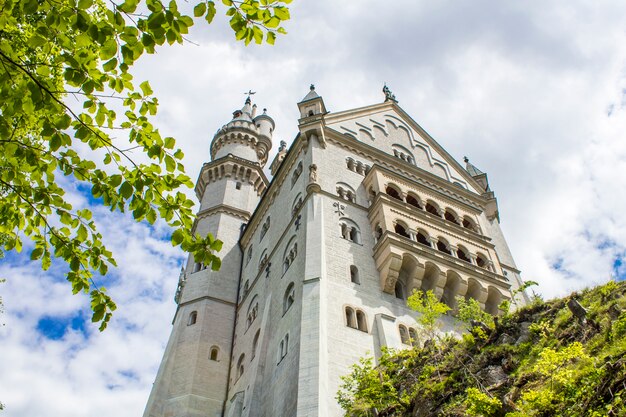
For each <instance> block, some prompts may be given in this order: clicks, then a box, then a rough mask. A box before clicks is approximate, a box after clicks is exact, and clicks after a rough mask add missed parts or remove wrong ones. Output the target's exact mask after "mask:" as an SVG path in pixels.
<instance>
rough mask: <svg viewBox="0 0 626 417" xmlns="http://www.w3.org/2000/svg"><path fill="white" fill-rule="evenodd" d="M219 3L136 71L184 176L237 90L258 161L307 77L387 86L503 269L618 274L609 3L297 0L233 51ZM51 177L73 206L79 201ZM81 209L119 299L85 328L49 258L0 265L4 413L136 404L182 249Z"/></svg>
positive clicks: (350, 96) (325, 85)
mask: <svg viewBox="0 0 626 417" xmlns="http://www.w3.org/2000/svg"><path fill="white" fill-rule="evenodd" d="M533 6H534V7H533ZM181 7H191V6H190V5H186V4H183V2H181ZM219 13H221V12H220V11H218V16H216V19H215V22H214V24H213V25H211V26H210V27H206V26H204V25H199V26H198V27H194V28H193V30H192V31H191V33H190V34H189V38H190V39H192V40H193V41H194V43H195V44H187V45H184V46H174V47H168V48H164V49H161V50H159V52H158V54H156V55H154V56H147V57H145V58H142V59H141V60H140V61H139V62H138V64H137V65H136V67H135V79H136V80H137V82H140V81H142V80H144V79H149V80H150V81H151V85H152V88H153V90H154V91H155V94H156V95H157V96H158V97H159V103H160V106H159V114H158V116H157V118H156V119H155V124H156V126H157V127H158V128H159V129H160V131H161V133H162V134H163V135H164V136H174V137H176V138H177V139H178V145H179V146H180V147H182V149H183V151H184V152H185V155H186V158H185V161H184V164H185V166H186V168H187V171H188V174H189V176H190V177H191V178H192V179H193V180H195V179H196V178H197V175H198V172H199V169H200V167H201V166H202V163H204V162H206V161H208V160H209V143H210V140H211V137H212V135H213V133H214V132H215V131H216V130H217V129H218V128H219V127H221V126H222V125H223V124H225V123H226V122H227V121H228V120H229V119H230V116H231V114H232V111H233V110H235V109H237V108H240V107H241V105H242V104H243V101H244V99H245V96H244V94H243V93H244V92H245V91H248V90H249V89H253V90H254V91H257V94H255V96H254V101H255V102H256V103H257V104H258V106H259V107H260V108H267V109H268V114H269V115H270V116H272V117H273V118H274V120H275V121H276V130H275V133H274V140H275V143H274V148H273V149H272V152H271V154H270V160H271V159H272V158H273V155H274V153H275V152H276V150H277V148H278V142H279V141H280V140H285V141H287V143H291V141H292V140H293V138H294V137H295V135H296V133H297V117H298V111H297V106H296V103H297V102H298V101H299V100H300V99H301V98H302V97H303V96H304V95H305V94H306V93H307V92H308V87H309V84H311V83H314V84H315V85H316V87H317V88H316V91H317V92H318V93H319V94H320V95H322V96H323V98H324V101H325V104H326V107H327V108H328V110H329V111H331V112H333V111H334V112H336V111H341V110H345V109H349V108H354V107H359V106H365V105H369V104H373V103H378V102H381V101H382V100H383V95H382V93H381V88H382V86H383V83H384V82H386V83H387V85H388V86H389V87H390V88H391V90H392V91H393V92H394V94H395V95H396V97H397V98H398V100H399V104H400V106H401V107H403V109H404V110H406V111H407V112H408V113H409V114H410V115H411V116H412V117H413V118H414V119H415V120H416V121H417V122H418V123H419V124H421V125H422V127H423V128H424V129H426V130H427V131H428V132H429V133H430V134H431V135H432V136H433V137H434V138H435V139H436V140H437V141H438V142H439V143H440V144H441V145H442V146H443V147H444V148H446V149H447V150H448V151H449V152H450V154H451V155H452V156H453V157H455V158H456V159H457V160H459V161H461V160H462V157H463V156H464V155H467V156H468V157H469V158H470V159H471V161H472V163H474V164H475V165H476V166H477V167H478V168H480V169H481V170H483V171H485V172H487V173H488V175H489V180H490V185H491V188H492V189H493V190H494V191H495V193H496V196H497V197H498V204H499V209H500V218H501V220H502V228H503V230H504V233H505V236H506V238H507V241H508V243H509V246H510V248H511V251H512V253H513V256H514V258H515V260H516V262H517V266H518V267H519V268H520V269H521V270H522V274H523V276H524V277H525V278H527V279H531V280H535V281H538V282H539V284H540V285H539V287H538V288H536V289H535V290H536V291H537V292H539V293H541V294H543V295H544V297H547V298H549V297H554V296H559V295H564V294H567V293H568V292H571V291H573V290H577V289H580V288H583V287H586V286H590V285H595V284H597V283H602V282H606V281H607V280H608V279H609V278H610V277H611V276H613V277H616V278H620V279H624V278H625V277H626V266H625V265H626V263H625V262H626V216H623V215H622V213H623V211H624V207H626V195H625V194H624V193H623V192H622V190H624V189H626V175H624V174H623V173H624V172H626V139H625V137H624V132H626V29H625V28H626V4H624V3H623V2H620V1H615V2H602V3H597V2H594V3H589V2H584V1H568V2H565V1H563V2H550V3H542V4H541V5H534V4H532V3H527V2H516V3H510V2H493V1H480V0H479V1H473V2H449V1H441V2H426V1H419V2H414V1H400V2H395V3H393V4H391V3H389V4H387V3H384V2H380V1H369V0H363V1H359V2H331V1H329V0H318V1H315V2H310V1H309V2H307V1H302V0H296V1H294V3H292V6H291V14H292V18H293V20H292V22H290V23H289V24H288V25H287V30H288V31H289V34H288V35H287V36H285V37H281V38H279V39H278V41H277V43H276V45H275V46H274V47H270V46H267V45H264V46H260V47H259V46H250V47H247V48H246V47H244V46H243V44H240V43H236V42H235V41H234V39H233V35H232V34H231V33H230V31H229V29H228V27H227V23H226V19H225V17H224V16H221V15H219ZM119 140H120V141H122V142H123V140H124V139H123V138H119ZM67 185H68V186H69V188H70V194H69V197H70V198H71V199H72V201H73V202H74V203H75V205H76V206H86V205H93V204H94V203H95V201H94V199H93V198H91V197H90V193H89V192H88V190H85V189H84V188H81V187H77V186H76V184H73V183H68V184H67ZM188 192H189V195H190V196H193V191H192V190H188ZM193 198H194V199H195V197H193ZM94 217H95V219H96V222H97V223H98V225H99V230H100V232H101V233H102V234H103V236H104V239H105V241H106V243H107V245H108V246H109V248H110V249H111V250H112V251H113V253H114V255H115V256H116V259H117V261H118V264H119V267H118V268H117V269H115V270H114V271H112V272H111V276H110V277H109V279H107V282H108V285H109V291H110V292H111V294H112V296H113V297H114V299H115V300H116V302H117V303H118V306H119V309H118V310H117V311H116V314H115V317H114V319H113V321H112V322H111V324H110V326H109V328H108V329H107V330H106V331H105V332H104V333H100V332H98V331H97V326H95V325H92V324H91V323H90V316H89V314H88V313H87V312H86V309H87V308H88V301H89V300H88V297H86V296H82V295H78V296H72V295H71V291H70V287H69V285H68V284H67V282H66V281H65V278H64V277H63V271H64V269H63V268H64V267H63V266H62V265H59V264H56V263H55V264H54V265H53V268H51V270H50V271H47V272H42V271H41V270H40V269H39V268H38V266H37V265H36V264H32V263H30V262H29V261H28V251H27V250H25V253H23V254H22V255H9V256H7V257H6V258H5V259H3V260H1V261H0V277H4V278H7V282H6V283H3V284H0V294H1V295H2V297H3V300H4V303H5V313H4V314H3V315H2V316H0V322H1V323H5V325H4V326H2V327H0V346H2V355H0V369H2V373H1V375H0V401H2V402H3V403H4V404H5V405H6V410H5V411H4V412H3V415H5V416H7V417H18V416H19V417H22V416H29V417H39V416H64V417H74V416H81V417H83V416H96V415H111V416H116V417H126V416H133V417H136V416H138V415H141V414H142V412H143V408H144V407H145V403H146V401H147V398H148V393H149V390H150V387H151V384H152V382H153V380H154V377H155V375H156V371H157V367H158V365H159V362H160V360H161V357H162V354H163V351H164V348H165V343H166V342H167V337H168V336H169V332H170V323H171V320H172V317H173V314H174V311H175V305H174V302H173V296H174V291H175V289H176V282H177V280H178V273H179V270H180V264H181V262H182V261H183V260H184V259H185V257H184V255H183V254H182V253H180V252H179V251H177V250H175V249H173V248H172V247H171V245H170V244H169V243H168V242H167V241H166V238H167V236H168V234H169V230H167V229H166V228H165V227H163V225H161V224H157V225H156V226H155V227H149V226H148V225H146V224H144V223H140V224H137V223H134V222H133V221H132V219H131V218H130V217H128V216H126V215H122V214H119V213H113V214H112V213H110V212H109V211H108V210H103V209H100V208H97V207H95V208H94Z"/></svg>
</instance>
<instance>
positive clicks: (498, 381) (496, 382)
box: [479, 365, 509, 390]
mask: <svg viewBox="0 0 626 417" xmlns="http://www.w3.org/2000/svg"><path fill="white" fill-rule="evenodd" d="M479 375H480V376H481V377H482V379H483V381H484V384H485V387H487V389H488V390H491V389H494V388H497V387H499V386H500V385H502V384H504V383H505V382H506V381H507V380H508V379H509V376H508V375H507V374H506V372H504V369H502V367H501V366H500V365H490V366H488V367H486V368H485V369H483V370H482V371H481V372H480V373H479Z"/></svg>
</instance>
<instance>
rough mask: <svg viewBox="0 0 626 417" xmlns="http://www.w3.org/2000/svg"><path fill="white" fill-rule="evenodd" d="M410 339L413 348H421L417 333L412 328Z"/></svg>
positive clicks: (410, 329) (410, 328)
mask: <svg viewBox="0 0 626 417" xmlns="http://www.w3.org/2000/svg"><path fill="white" fill-rule="evenodd" d="M409 337H410V338H411V344H412V345H413V346H419V342H418V341H417V332H416V331H415V329H414V328H412V327H409Z"/></svg>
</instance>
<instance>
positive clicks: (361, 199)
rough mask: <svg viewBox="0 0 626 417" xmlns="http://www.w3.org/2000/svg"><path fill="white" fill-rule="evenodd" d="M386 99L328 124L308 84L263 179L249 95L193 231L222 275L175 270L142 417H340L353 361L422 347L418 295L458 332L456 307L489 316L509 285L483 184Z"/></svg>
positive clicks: (227, 131)
mask: <svg viewBox="0 0 626 417" xmlns="http://www.w3.org/2000/svg"><path fill="white" fill-rule="evenodd" d="M385 93H386V95H385V101H384V102H383V103H380V104H374V105H371V106H367V107H362V108H357V109H353V110H348V111H342V112H338V113H330V112H327V111H326V107H325V104H324V101H323V100H322V98H321V97H320V96H318V94H317V93H316V92H315V90H314V88H313V86H311V90H310V92H309V93H308V94H307V95H306V96H305V97H304V99H303V100H302V101H301V102H300V103H298V108H299V110H300V119H299V125H298V129H299V133H298V135H297V136H296V138H295V139H294V141H293V143H292V145H291V146H290V147H289V148H287V147H286V145H285V143H284V142H281V146H280V148H279V152H278V154H277V155H276V157H275V159H274V160H273V162H272V163H271V164H270V172H271V181H270V180H268V178H267V177H266V174H265V173H264V167H265V165H266V163H267V159H268V153H269V151H270V149H271V147H272V134H273V129H274V121H273V120H272V119H271V118H270V117H269V116H268V115H267V114H266V113H265V112H263V113H262V114H260V115H257V111H256V106H255V105H254V106H253V105H252V103H251V100H250V99H249V98H248V100H247V101H246V103H245V105H244V107H243V108H242V109H241V110H237V111H235V112H234V114H233V120H231V121H230V122H229V123H228V124H226V125H225V126H223V127H222V128H221V129H219V130H218V132H217V133H216V134H215V137H214V138H213V141H212V143H211V157H212V161H211V162H209V163H206V164H205V165H204V166H203V168H202V171H201V173H200V176H199V179H198V182H197V185H196V193H197V196H198V199H199V200H200V211H199V213H198V217H197V220H196V223H195V225H194V228H195V231H196V232H198V233H201V234H206V233H213V235H215V236H217V237H218V238H219V239H220V240H222V241H223V242H224V244H223V248H222V251H221V252H220V253H219V255H220V257H221V258H222V266H221V269H220V270H219V271H218V272H214V271H211V270H210V269H206V268H204V266H203V265H201V264H198V263H195V262H194V260H193V259H189V260H188V262H187V264H186V266H185V267H184V269H183V271H182V272H181V277H180V280H179V286H178V289H177V291H176V297H175V299H176V302H177V303H178V309H177V311H176V315H175V317H174V320H173V327H172V334H171V336H170V339H169V342H168V345H167V347H166V351H165V354H164V357H163V361H162V363H161V366H160V368H159V371H158V374H157V377H156V380H155V383H154V386H153V389H152V392H151V394H150V398H149V400H148V404H147V407H146V410H145V413H144V417H165V416H167V417H200V416H203V417H205V416H210V417H215V416H222V417H240V416H246V417H252V416H255V417H273V416H286V417H292V416H340V415H342V412H341V409H340V408H339V406H338V405H337V403H336V401H335V395H336V392H337V390H338V388H339V385H340V376H341V375H345V374H347V373H348V372H349V367H350V365H351V364H353V363H355V362H356V361H357V360H358V359H359V358H360V357H362V356H364V355H366V354H367V353H370V354H372V355H374V357H379V355H380V353H381V348H383V347H385V346H386V347H391V348H396V349H402V348H406V347H409V346H410V345H411V344H412V343H419V340H418V336H417V334H418V332H417V331H416V330H417V324H416V322H415V319H414V317H415V313H414V312H412V311H410V310H409V309H408V308H407V307H406V298H407V296H408V295H410V293H411V292H412V291H413V290H432V291H433V292H434V293H435V294H436V295H437V296H438V297H439V298H440V299H441V300H442V301H444V302H446V303H447V304H448V305H449V306H450V307H451V308H452V309H453V310H452V314H451V315H450V316H449V317H445V318H444V328H443V330H444V331H454V329H455V327H456V326H455V320H454V314H453V313H454V309H455V307H456V297H457V296H462V297H466V298H467V297H471V298H474V299H476V300H477V301H478V302H479V303H480V305H481V306H482V307H483V308H484V309H485V310H486V311H488V312H491V313H497V307H498V305H499V304H500V303H501V302H502V301H503V300H506V299H510V298H511V296H512V294H513V293H514V291H515V290H516V289H517V288H519V287H520V285H521V284H522V280H521V277H520V272H519V270H518V269H517V268H516V266H515V262H514V261H513V258H512V256H511V253H510V251H509V249H508V247H507V244H506V241H505V239H504V236H503V235H502V232H501V230H500V225H499V215H498V207H497V201H496V198H495V196H494V193H493V192H492V191H491V190H490V189H489V184H488V181H487V176H486V174H484V173H483V172H481V171H479V170H478V169H477V168H476V167H475V166H473V165H472V164H470V163H469V161H467V160H466V161H465V162H466V166H465V167H463V166H461V165H460V164H459V163H458V162H457V161H455V160H454V159H453V158H452V157H451V156H450V155H449V154H448V153H447V152H446V151H445V150H444V149H443V148H442V147H441V146H440V145H439V144H438V143H437V142H436V141H435V140H434V139H433V138H432V137H430V136H429V135H428V134H427V133H426V132H425V131H424V130H423V129H422V128H421V127H420V126H419V125H418V124H417V123H416V122H415V121H413V119H412V118H411V117H410V116H408V115H407V114H406V113H405V112H404V111H403V110H402V108H400V106H399V105H398V103H397V102H396V100H395V97H393V95H392V94H391V93H390V92H389V91H388V89H385ZM518 297H525V295H524V294H523V293H520V294H519V295H518ZM519 301H520V302H524V300H523V299H520V300H519Z"/></svg>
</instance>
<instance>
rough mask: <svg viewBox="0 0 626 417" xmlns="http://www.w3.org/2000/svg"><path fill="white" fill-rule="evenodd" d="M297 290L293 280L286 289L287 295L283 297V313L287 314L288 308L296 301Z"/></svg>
mask: <svg viewBox="0 0 626 417" xmlns="http://www.w3.org/2000/svg"><path fill="white" fill-rule="evenodd" d="M295 292H296V291H295V286H294V285H293V282H292V283H290V284H289V286H288V287H287V290H286V291H285V296H284V299H283V314H285V313H286V312H287V310H289V308H290V307H291V305H292V304H293V302H294V301H295V297H296V296H295Z"/></svg>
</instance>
